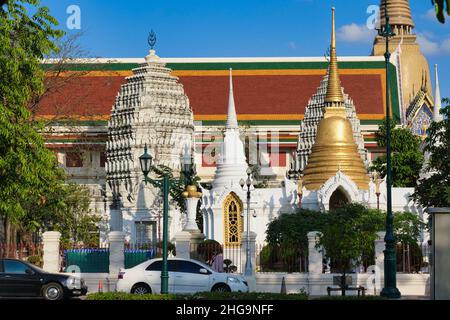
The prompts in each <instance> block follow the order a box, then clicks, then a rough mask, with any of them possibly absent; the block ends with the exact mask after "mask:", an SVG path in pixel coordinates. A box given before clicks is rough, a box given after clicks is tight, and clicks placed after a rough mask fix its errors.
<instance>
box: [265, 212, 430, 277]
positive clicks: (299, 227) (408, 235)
mask: <svg viewBox="0 0 450 320" xmlns="http://www.w3.org/2000/svg"><path fill="white" fill-rule="evenodd" d="M385 221H386V213H385V212H383V211H379V210H376V209H369V208H366V207H365V206H363V205H360V204H347V205H344V206H342V207H341V208H338V209H334V210H331V211H328V212H324V213H321V212H316V211H310V210H305V209H299V210H298V211H297V212H296V213H294V214H284V215H281V216H280V217H278V218H277V219H275V220H273V221H272V222H270V223H269V225H268V228H267V234H266V241H267V242H268V246H267V247H265V251H264V252H263V253H262V255H264V257H262V258H267V257H269V256H270V255H272V254H273V251H274V250H279V251H280V252H281V251H285V250H287V251H288V253H289V252H290V251H291V250H293V249H294V250H300V251H301V252H304V253H305V255H307V252H308V239H307V234H308V232H310V231H318V232H320V236H319V243H318V246H319V247H324V248H325V253H326V257H327V258H330V259H331V260H332V262H333V265H334V267H336V268H337V269H339V270H341V271H343V272H344V271H348V270H349V269H351V268H352V267H353V266H355V265H359V264H360V263H361V262H363V261H372V260H373V256H374V241H375V239H376V238H377V235H376V233H377V232H378V231H382V230H384V229H385ZM424 228H425V224H424V223H423V222H422V221H421V219H420V217H419V216H418V215H417V214H415V213H409V212H396V213H394V236H395V237H396V239H397V242H398V243H401V244H404V245H408V244H414V243H417V242H418V241H419V239H420V234H421V232H422V231H423V229H424Z"/></svg>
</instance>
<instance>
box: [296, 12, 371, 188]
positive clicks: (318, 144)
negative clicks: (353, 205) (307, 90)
mask: <svg viewBox="0 0 450 320" xmlns="http://www.w3.org/2000/svg"><path fill="white" fill-rule="evenodd" d="M339 171H340V172H343V173H344V174H346V175H347V176H348V177H349V178H350V179H351V180H352V181H353V182H354V183H355V184H356V185H357V186H358V188H359V189H363V190H367V189H368V188H369V181H370V177H369V175H368V173H367V168H366V166H365V165H364V162H363V160H362V159H361V156H360V155H359V153H358V146H357V145H356V142H355V139H354V138H353V128H352V124H351V123H350V121H349V120H348V118H347V114H346V109H345V106H344V97H343V95H342V87H341V82H340V81H339V73H338V65H337V56H336V32H335V26H334V8H333V30H332V35H331V57H330V67H329V79H328V88H327V96H326V99H325V113H324V117H323V119H322V120H321V121H320V122H319V126H318V128H317V135H316V139H315V143H314V145H313V147H312V149H311V154H310V156H309V157H308V164H307V166H306V168H305V171H304V178H303V185H304V186H305V188H306V189H308V190H317V189H319V188H320V187H321V186H323V184H324V183H325V182H327V180H328V179H330V178H331V177H333V176H335V175H336V173H337V172H339Z"/></svg>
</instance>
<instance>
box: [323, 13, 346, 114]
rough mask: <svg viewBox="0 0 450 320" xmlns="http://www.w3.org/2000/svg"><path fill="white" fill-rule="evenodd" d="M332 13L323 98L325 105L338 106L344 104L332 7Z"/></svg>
mask: <svg viewBox="0 0 450 320" xmlns="http://www.w3.org/2000/svg"><path fill="white" fill-rule="evenodd" d="M331 11H332V27H331V50H330V66H329V70H328V86H327V95H326V97H325V102H326V104H332V105H335V104H338V103H343V102H344V96H343V95H342V89H341V81H340V80H339V69H338V60H337V53H336V26H335V20H334V11H335V9H334V7H333V8H332V9H331Z"/></svg>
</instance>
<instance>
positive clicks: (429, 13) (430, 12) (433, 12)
mask: <svg viewBox="0 0 450 320" xmlns="http://www.w3.org/2000/svg"><path fill="white" fill-rule="evenodd" d="M424 18H425V19H427V20H431V21H437V18H436V9H434V8H432V9H429V10H428V11H427V13H425V15H424Z"/></svg>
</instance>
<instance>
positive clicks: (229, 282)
mask: <svg viewBox="0 0 450 320" xmlns="http://www.w3.org/2000/svg"><path fill="white" fill-rule="evenodd" d="M161 269H162V259H161V258H160V259H152V260H148V261H145V262H143V263H141V264H139V265H137V266H135V267H133V268H130V269H123V270H121V271H120V273H119V280H118V282H117V287H116V291H122V292H128V293H136V294H148V293H160V292H161ZM168 271H169V293H194V292H205V291H213V292H231V291H233V292H248V284H247V282H246V281H245V279H244V278H243V277H242V276H240V275H235V274H230V273H219V272H216V271H214V270H212V269H211V268H210V267H209V266H207V265H206V264H204V263H201V262H199V261H196V260H192V259H177V258H170V259H168Z"/></svg>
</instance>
